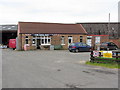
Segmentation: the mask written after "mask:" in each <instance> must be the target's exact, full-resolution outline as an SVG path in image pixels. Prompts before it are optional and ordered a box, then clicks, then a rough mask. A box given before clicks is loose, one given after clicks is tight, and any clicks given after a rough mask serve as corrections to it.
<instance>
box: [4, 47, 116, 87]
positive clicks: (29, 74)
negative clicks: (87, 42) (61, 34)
mask: <svg viewBox="0 0 120 90" xmlns="http://www.w3.org/2000/svg"><path fill="white" fill-rule="evenodd" d="M89 54H90V53H89V52H82V53H70V52H69V51H67V50H64V51H63V50H60V51H59V50H58V51H43V50H37V51H13V50H9V49H4V50H3V53H2V55H3V56H2V60H3V61H2V75H3V77H2V87H3V88H70V87H76V88H117V87H118V70H117V69H107V68H101V67H95V66H89V65H85V64H83V63H82V62H83V61H87V60H89Z"/></svg>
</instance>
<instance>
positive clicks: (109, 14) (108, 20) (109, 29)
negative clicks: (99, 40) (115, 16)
mask: <svg viewBox="0 0 120 90" xmlns="http://www.w3.org/2000/svg"><path fill="white" fill-rule="evenodd" d="M108 35H109V38H110V13H109V20H108Z"/></svg>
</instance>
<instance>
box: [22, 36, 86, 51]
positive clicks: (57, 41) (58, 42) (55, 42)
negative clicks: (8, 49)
mask: <svg viewBox="0 0 120 90" xmlns="http://www.w3.org/2000/svg"><path fill="white" fill-rule="evenodd" d="M25 36H28V38H29V41H28V43H29V45H30V50H34V49H36V46H33V45H32V37H33V36H31V35H30V34H22V35H21V40H20V41H21V42H22V43H21V44H20V47H22V50H24V45H25ZM62 36H64V38H65V44H64V45H62V47H63V49H68V36H72V37H73V43H74V42H80V36H83V42H84V43H86V37H87V36H86V35H79V34H77V35H74V34H57V35H53V36H51V45H61V37H62Z"/></svg>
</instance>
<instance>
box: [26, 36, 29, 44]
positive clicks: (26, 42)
mask: <svg viewBox="0 0 120 90" xmlns="http://www.w3.org/2000/svg"><path fill="white" fill-rule="evenodd" d="M28 40H29V38H28V36H25V44H28Z"/></svg>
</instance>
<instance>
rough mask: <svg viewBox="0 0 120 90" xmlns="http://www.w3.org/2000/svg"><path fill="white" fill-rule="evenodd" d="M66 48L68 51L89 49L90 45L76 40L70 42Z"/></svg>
mask: <svg viewBox="0 0 120 90" xmlns="http://www.w3.org/2000/svg"><path fill="white" fill-rule="evenodd" d="M68 49H69V51H70V52H79V51H91V46H89V45H87V44H85V43H82V42H77V43H71V44H70V45H69V48H68Z"/></svg>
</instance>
